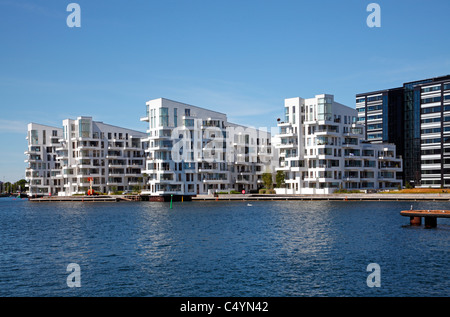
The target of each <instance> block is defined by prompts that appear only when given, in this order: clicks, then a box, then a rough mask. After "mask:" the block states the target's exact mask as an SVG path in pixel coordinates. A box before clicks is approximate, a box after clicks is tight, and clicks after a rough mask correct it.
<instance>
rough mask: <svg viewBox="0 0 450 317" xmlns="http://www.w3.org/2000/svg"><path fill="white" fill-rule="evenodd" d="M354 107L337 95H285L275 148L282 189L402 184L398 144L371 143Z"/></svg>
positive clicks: (299, 190) (327, 189)
mask: <svg viewBox="0 0 450 317" xmlns="http://www.w3.org/2000/svg"><path fill="white" fill-rule="evenodd" d="M356 118H357V112H356V110H355V109H352V108H350V107H347V106H344V105H342V104H339V103H337V102H335V101H334V97H333V96H332V95H325V94H323V95H317V96H315V97H314V98H310V99H303V98H291V99H286V100H285V118H284V121H282V122H279V123H278V127H279V129H280V133H279V134H278V135H277V136H276V140H277V141H276V144H275V147H276V148H277V149H278V150H279V155H280V157H279V167H278V168H277V170H280V171H284V172H285V183H286V185H285V188H282V189H277V193H289V194H328V193H332V192H334V191H335V190H337V189H348V190H353V189H358V190H372V189H388V188H397V187H398V186H401V184H402V182H401V180H400V179H399V177H398V176H397V173H399V172H401V170H402V168H401V164H402V160H401V158H397V157H396V149H395V145H393V144H370V143H367V142H366V141H365V140H364V135H365V134H364V126H363V125H359V124H357V123H356V122H357V121H356Z"/></svg>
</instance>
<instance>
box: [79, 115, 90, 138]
mask: <svg viewBox="0 0 450 317" xmlns="http://www.w3.org/2000/svg"><path fill="white" fill-rule="evenodd" d="M78 130H79V136H80V137H81V138H89V137H90V136H91V121H90V120H88V119H80V122H79V125H78Z"/></svg>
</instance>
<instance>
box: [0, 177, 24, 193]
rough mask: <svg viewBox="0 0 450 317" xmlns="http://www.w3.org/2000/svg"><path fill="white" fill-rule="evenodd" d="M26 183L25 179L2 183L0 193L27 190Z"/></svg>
mask: <svg viewBox="0 0 450 317" xmlns="http://www.w3.org/2000/svg"><path fill="white" fill-rule="evenodd" d="M26 183H27V181H26V180H24V179H21V180H18V181H17V182H15V183H11V182H6V183H0V193H17V192H24V191H25V190H26V188H25V184H26Z"/></svg>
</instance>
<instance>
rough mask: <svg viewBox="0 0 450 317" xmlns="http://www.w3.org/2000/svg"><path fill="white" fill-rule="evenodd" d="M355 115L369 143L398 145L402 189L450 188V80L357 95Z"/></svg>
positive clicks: (447, 78) (435, 79) (421, 82)
mask: <svg viewBox="0 0 450 317" xmlns="http://www.w3.org/2000/svg"><path fill="white" fill-rule="evenodd" d="M356 110H357V111H358V122H359V123H362V124H364V125H365V126H366V139H367V140H368V141H370V142H372V143H394V144H395V145H396V146H397V154H399V155H401V156H402V158H403V176H402V177H403V183H404V184H406V183H407V182H408V183H410V184H411V185H413V186H416V187H450V75H447V76H441V77H435V78H428V79H424V80H418V81H413V82H408V83H404V84H403V86H402V87H398V88H392V89H385V90H379V91H373V92H368V93H361V94H357V95H356ZM447 125H448V126H447ZM447 155H448V158H447Z"/></svg>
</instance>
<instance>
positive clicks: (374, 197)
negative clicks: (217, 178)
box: [192, 193, 450, 201]
mask: <svg viewBox="0 0 450 317" xmlns="http://www.w3.org/2000/svg"><path fill="white" fill-rule="evenodd" d="M192 200H193V201H196V200H338V201H350V200H351V201H355V200H356V201H362V200H364V201H450V194H448V193H442V194H440V193H433V194H390V193H383V194H381V193H373V194H365V193H351V194H350V193H349V194H328V195H318V194H316V195H289V194H283V195H280V194H277V195H268V194H265V195H260V194H249V195H242V194H236V195H231V194H229V195H218V196H217V197H215V196H213V195H197V196H196V197H193V198H192Z"/></svg>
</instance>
